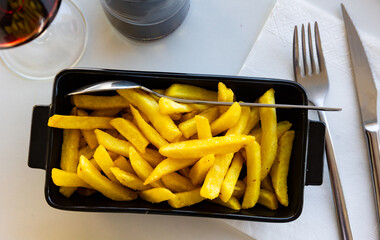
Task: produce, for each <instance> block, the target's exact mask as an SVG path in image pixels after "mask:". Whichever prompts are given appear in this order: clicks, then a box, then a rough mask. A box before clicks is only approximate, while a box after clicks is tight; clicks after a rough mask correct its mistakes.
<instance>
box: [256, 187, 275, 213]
mask: <svg viewBox="0 0 380 240" xmlns="http://www.w3.org/2000/svg"><path fill="white" fill-rule="evenodd" d="M257 202H258V203H259V204H261V205H263V206H265V207H267V208H269V209H271V210H276V209H277V208H278V201H277V198H276V195H275V194H274V193H272V192H270V191H268V190H265V189H261V190H260V196H259V199H258V200H257Z"/></svg>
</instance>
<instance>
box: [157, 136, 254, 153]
mask: <svg viewBox="0 0 380 240" xmlns="http://www.w3.org/2000/svg"><path fill="white" fill-rule="evenodd" d="M254 140H255V138H254V137H252V136H247V135H228V136H221V137H213V138H209V139H201V140H199V139H197V140H188V141H183V142H177V143H170V144H168V145H166V146H163V147H161V148H160V149H159V152H160V153H161V154H162V155H163V156H166V157H169V158H177V159H189V158H199V159H200V158H201V157H203V156H205V155H208V154H215V155H217V154H227V153H234V152H237V151H239V149H240V148H242V147H243V146H245V145H247V144H249V143H252V142H253V141H254Z"/></svg>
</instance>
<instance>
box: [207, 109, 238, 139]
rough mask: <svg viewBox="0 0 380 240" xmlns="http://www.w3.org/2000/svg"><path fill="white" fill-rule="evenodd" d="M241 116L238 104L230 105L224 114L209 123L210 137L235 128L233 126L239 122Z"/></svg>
mask: <svg viewBox="0 0 380 240" xmlns="http://www.w3.org/2000/svg"><path fill="white" fill-rule="evenodd" d="M240 114H241V107H240V105H239V103H237V102H235V103H234V104H232V105H231V106H230V107H229V108H228V110H227V111H226V112H224V113H223V114H222V115H221V116H220V117H219V118H217V119H215V121H213V122H212V123H211V125H210V126H211V132H212V135H213V136H215V135H218V134H219V133H221V132H224V131H225V130H228V129H230V128H231V127H233V126H235V124H236V123H237V122H238V121H239V118H240Z"/></svg>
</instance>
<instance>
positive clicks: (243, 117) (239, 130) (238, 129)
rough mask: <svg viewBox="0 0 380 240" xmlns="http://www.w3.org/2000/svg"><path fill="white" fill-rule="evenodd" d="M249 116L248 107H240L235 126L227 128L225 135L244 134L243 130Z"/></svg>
mask: <svg viewBox="0 0 380 240" xmlns="http://www.w3.org/2000/svg"><path fill="white" fill-rule="evenodd" d="M250 117H251V110H250V108H249V107H242V108H241V114H240V118H239V121H238V122H237V123H236V124H235V126H233V127H231V128H230V129H228V131H227V133H226V135H230V134H244V131H245V129H246V128H247V124H248V122H249V118H250Z"/></svg>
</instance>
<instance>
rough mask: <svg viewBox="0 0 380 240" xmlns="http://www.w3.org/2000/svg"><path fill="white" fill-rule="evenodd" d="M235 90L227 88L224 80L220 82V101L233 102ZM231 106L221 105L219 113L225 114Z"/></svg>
mask: <svg viewBox="0 0 380 240" xmlns="http://www.w3.org/2000/svg"><path fill="white" fill-rule="evenodd" d="M234 97H235V95H234V92H233V91H232V90H231V89H230V88H227V87H226V85H225V84H224V83H222V82H219V83H218V101H219V102H233V101H234ZM228 108H229V106H219V113H220V114H223V113H225V112H226V111H227V110H228Z"/></svg>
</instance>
